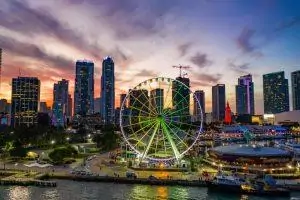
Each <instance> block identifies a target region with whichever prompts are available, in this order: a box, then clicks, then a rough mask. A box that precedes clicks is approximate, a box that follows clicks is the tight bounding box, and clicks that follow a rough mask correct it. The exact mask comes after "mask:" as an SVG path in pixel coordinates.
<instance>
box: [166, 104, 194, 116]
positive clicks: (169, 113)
mask: <svg viewBox="0 0 300 200" xmlns="http://www.w3.org/2000/svg"><path fill="white" fill-rule="evenodd" d="M184 110H188V113H189V112H190V108H189V106H185V107H183V108H181V109H179V110H175V111H173V112H167V113H165V115H167V116H168V115H170V116H172V115H174V114H175V113H178V112H181V111H184ZM184 114H186V113H184Z"/></svg>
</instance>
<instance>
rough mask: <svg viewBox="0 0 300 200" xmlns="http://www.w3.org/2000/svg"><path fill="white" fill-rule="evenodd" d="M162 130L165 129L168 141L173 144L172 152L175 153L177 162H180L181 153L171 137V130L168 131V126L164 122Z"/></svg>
mask: <svg viewBox="0 0 300 200" xmlns="http://www.w3.org/2000/svg"><path fill="white" fill-rule="evenodd" d="M162 128H163V129H164V132H165V134H166V136H167V139H168V141H169V142H170V144H171V147H172V150H173V152H174V155H175V158H176V160H177V162H179V160H180V153H179V151H178V149H177V147H176V144H175V142H174V140H173V139H172V136H171V134H170V132H169V130H168V128H167V126H166V124H165V123H164V122H163V123H162Z"/></svg>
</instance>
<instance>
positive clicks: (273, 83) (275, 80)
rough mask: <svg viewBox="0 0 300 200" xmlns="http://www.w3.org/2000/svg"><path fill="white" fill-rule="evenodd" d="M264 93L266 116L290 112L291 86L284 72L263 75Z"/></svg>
mask: <svg viewBox="0 0 300 200" xmlns="http://www.w3.org/2000/svg"><path fill="white" fill-rule="evenodd" d="M263 93H264V112H265V114H276V113H281V112H286V111H289V110H290V103H289V85H288V80H287V79H286V78H285V76H284V71H281V72H274V73H270V74H264V75H263Z"/></svg>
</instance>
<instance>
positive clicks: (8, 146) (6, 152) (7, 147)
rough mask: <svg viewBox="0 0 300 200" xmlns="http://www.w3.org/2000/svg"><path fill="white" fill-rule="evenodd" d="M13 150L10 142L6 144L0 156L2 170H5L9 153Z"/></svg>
mask: <svg viewBox="0 0 300 200" xmlns="http://www.w3.org/2000/svg"><path fill="white" fill-rule="evenodd" d="M12 149H13V144H12V142H7V143H6V144H5V146H4V148H3V149H2V154H1V159H2V161H3V169H4V170H5V164H6V160H7V158H8V157H9V156H10V151H11V150H12Z"/></svg>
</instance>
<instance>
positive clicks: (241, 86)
mask: <svg viewBox="0 0 300 200" xmlns="http://www.w3.org/2000/svg"><path fill="white" fill-rule="evenodd" d="M235 94H236V112H237V114H239V115H240V114H250V115H254V83H253V81H252V75H251V74H248V75H245V76H241V77H240V78H239V79H238V85H236V86H235Z"/></svg>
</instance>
